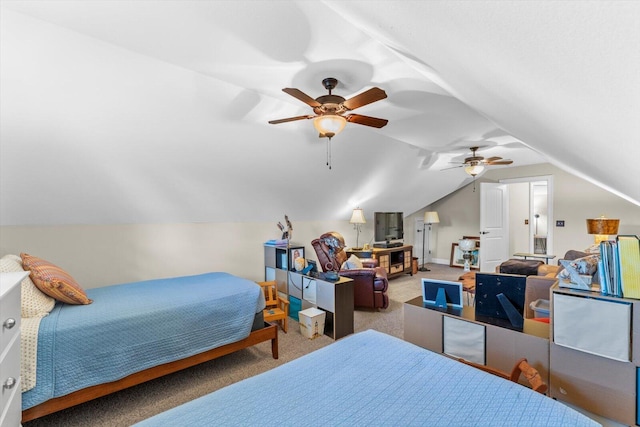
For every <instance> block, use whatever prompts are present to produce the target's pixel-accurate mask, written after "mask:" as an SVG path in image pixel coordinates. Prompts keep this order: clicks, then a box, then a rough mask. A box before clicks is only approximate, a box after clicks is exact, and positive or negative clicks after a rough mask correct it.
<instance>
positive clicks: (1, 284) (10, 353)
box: [0, 271, 29, 427]
mask: <svg viewBox="0 0 640 427" xmlns="http://www.w3.org/2000/svg"><path fill="white" fill-rule="evenodd" d="M28 275H29V273H28V272H24V271H23V272H19V273H0V326H1V327H2V335H0V389H1V390H0V408H1V410H2V412H1V413H0V427H16V426H19V425H20V421H21V418H22V400H21V392H20V282H22V279H24V278H25V277H27V276H28Z"/></svg>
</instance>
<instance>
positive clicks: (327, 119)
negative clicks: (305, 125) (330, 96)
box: [313, 114, 347, 138]
mask: <svg viewBox="0 0 640 427" xmlns="http://www.w3.org/2000/svg"><path fill="white" fill-rule="evenodd" d="M346 124H347V119H345V118H344V117H342V116H338V115H337V114H325V115H323V116H318V117H316V118H315V119H313V126H315V128H316V130H317V131H318V132H319V133H320V134H321V135H324V136H327V137H329V138H332V137H334V136H335V135H337V134H339V133H340V132H342V129H344V126H345V125H346Z"/></svg>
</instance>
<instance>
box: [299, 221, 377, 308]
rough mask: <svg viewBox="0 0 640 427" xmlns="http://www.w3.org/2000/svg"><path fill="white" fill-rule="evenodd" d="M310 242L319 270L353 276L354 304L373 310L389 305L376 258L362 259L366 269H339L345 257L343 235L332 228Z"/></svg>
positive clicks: (351, 277)
mask: <svg viewBox="0 0 640 427" xmlns="http://www.w3.org/2000/svg"><path fill="white" fill-rule="evenodd" d="M311 245H312V246H313V249H315V251H316V255H317V256H318V262H319V264H320V266H321V268H322V271H324V272H327V271H335V272H337V273H338V274H340V275H341V276H344V277H348V278H350V279H353V281H354V282H353V292H354V295H353V297H354V306H355V307H365V308H373V309H377V308H387V307H389V296H388V295H387V289H388V288H389V282H388V280H387V272H386V270H385V269H384V268H381V267H378V266H377V264H378V262H377V260H375V259H363V260H362V264H363V266H365V267H366V268H357V269H351V270H341V267H342V265H343V264H344V262H345V261H346V260H347V259H348V257H347V254H346V253H345V251H344V246H345V244H344V238H343V237H342V235H341V234H340V233H338V232H335V231H330V232H328V233H324V234H323V235H322V236H320V237H319V238H317V239H314V240H313V241H312V242H311Z"/></svg>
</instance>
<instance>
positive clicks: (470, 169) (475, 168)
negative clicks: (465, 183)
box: [464, 165, 484, 176]
mask: <svg viewBox="0 0 640 427" xmlns="http://www.w3.org/2000/svg"><path fill="white" fill-rule="evenodd" d="M483 170H484V166H482V165H472V166H467V167H465V168H464V171H465V172H466V173H468V174H469V175H471V176H476V175H478V174H479V173H480V172H482V171H483Z"/></svg>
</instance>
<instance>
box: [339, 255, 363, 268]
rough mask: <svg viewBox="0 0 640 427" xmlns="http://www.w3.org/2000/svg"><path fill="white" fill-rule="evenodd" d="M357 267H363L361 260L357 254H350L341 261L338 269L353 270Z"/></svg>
mask: <svg viewBox="0 0 640 427" xmlns="http://www.w3.org/2000/svg"><path fill="white" fill-rule="evenodd" d="M358 268H364V265H363V264H362V261H361V260H360V258H358V257H357V256H355V255H351V256H350V257H349V259H347V260H346V261H345V262H344V263H342V267H340V270H355V269H358Z"/></svg>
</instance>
